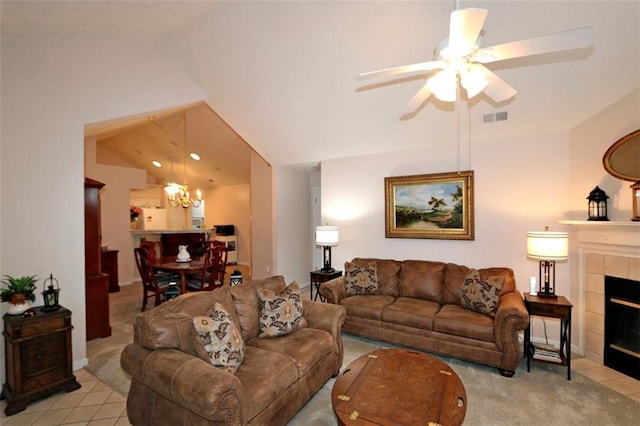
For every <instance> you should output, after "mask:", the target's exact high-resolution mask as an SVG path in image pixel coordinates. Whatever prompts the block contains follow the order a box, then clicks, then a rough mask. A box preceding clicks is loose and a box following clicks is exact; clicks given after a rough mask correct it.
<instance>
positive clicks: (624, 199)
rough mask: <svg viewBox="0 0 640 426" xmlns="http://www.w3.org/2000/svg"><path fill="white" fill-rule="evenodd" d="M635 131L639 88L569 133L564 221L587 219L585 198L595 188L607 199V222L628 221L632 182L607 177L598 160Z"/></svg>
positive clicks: (639, 125)
mask: <svg viewBox="0 0 640 426" xmlns="http://www.w3.org/2000/svg"><path fill="white" fill-rule="evenodd" d="M638 129H640V89H636V90H635V91H633V92H632V93H629V94H628V95H627V96H625V97H623V98H622V99H620V100H618V101H617V102H615V103H613V104H612V105H611V106H609V107H608V108H605V109H604V110H603V111H601V112H600V113H598V114H596V115H594V116H593V117H590V118H589V119H587V120H585V121H584V122H583V123H581V124H580V125H578V126H576V127H575V128H574V129H573V130H572V131H571V133H570V138H571V139H570V149H571V163H570V167H571V185H570V205H569V212H568V214H567V215H566V217H567V218H570V219H575V220H586V219H587V218H588V214H587V204H588V202H587V199H586V198H587V196H588V195H589V192H591V190H593V188H595V187H596V185H598V186H600V189H602V190H603V191H604V192H606V193H607V195H608V196H609V197H610V198H609V200H608V203H607V208H608V213H609V219H610V220H621V221H628V220H629V219H630V218H631V215H632V210H631V189H630V188H629V185H631V184H632V183H633V182H628V181H624V180H621V179H618V178H615V177H613V176H611V175H610V174H608V173H607V172H606V170H605V169H604V166H603V163H602V157H603V156H604V153H605V152H606V151H607V149H609V147H610V146H611V145H613V144H614V143H615V142H616V141H617V140H618V139H620V138H621V137H623V136H625V135H627V134H629V133H631V132H633V131H634V130H638Z"/></svg>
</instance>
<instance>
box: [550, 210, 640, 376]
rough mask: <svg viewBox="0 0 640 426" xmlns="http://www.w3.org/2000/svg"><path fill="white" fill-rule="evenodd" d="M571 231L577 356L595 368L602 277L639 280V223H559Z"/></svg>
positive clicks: (599, 352)
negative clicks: (587, 359) (574, 263)
mask: <svg viewBox="0 0 640 426" xmlns="http://www.w3.org/2000/svg"><path fill="white" fill-rule="evenodd" d="M559 223H560V224H562V225H568V226H569V227H570V228H571V231H572V232H571V235H572V236H571V237H570V239H571V240H572V241H571V245H572V246H573V247H574V248H575V250H576V251H575V252H574V253H575V254H576V255H577V256H578V262H577V277H574V278H572V281H574V280H576V278H577V283H576V284H577V285H576V287H574V289H575V290H577V293H575V294H576V296H577V297H578V299H577V300H576V302H577V303H576V305H577V306H576V307H577V314H578V323H577V330H576V331H577V332H578V336H579V339H578V342H579V345H578V347H579V353H582V354H584V355H586V357H587V358H589V359H591V360H592V361H595V362H597V363H599V364H602V363H603V352H604V301H605V298H604V279H605V275H612V276H616V277H620V278H627V279H633V280H638V279H639V278H638V277H640V222H633V221H587V220H560V221H559Z"/></svg>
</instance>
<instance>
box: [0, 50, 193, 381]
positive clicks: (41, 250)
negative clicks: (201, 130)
mask: <svg viewBox="0 0 640 426" xmlns="http://www.w3.org/2000/svg"><path fill="white" fill-rule="evenodd" d="M1 78H2V99H1V102H2V114H3V115H2V128H1V130H0V131H1V136H2V137H1V150H2V158H1V159H0V161H1V163H0V173H1V179H0V181H1V188H0V191H1V192H2V194H7V193H8V192H10V193H11V194H13V196H12V197H13V198H12V200H11V201H10V202H8V201H7V200H6V198H2V201H0V203H1V204H0V215H1V217H2V222H1V225H0V226H1V227H2V229H1V232H2V240H1V241H0V252H1V253H2V256H1V257H0V274H2V275H4V274H10V275H27V274H28V275H32V274H37V275H38V277H40V278H41V279H42V278H43V277H46V276H48V275H49V274H50V273H52V274H53V275H54V276H55V277H56V278H58V280H59V281H60V287H61V292H60V303H61V304H62V305H64V306H65V307H67V308H69V309H70V310H71V311H72V312H73V317H72V322H73V325H74V330H73V335H72V339H73V359H74V365H75V366H76V367H79V366H82V365H84V363H86V344H85V340H86V339H85V333H86V328H85V305H84V304H85V302H84V223H83V217H84V215H83V212H84V195H83V194H84V191H83V181H84V143H83V142H84V125H85V124H86V123H93V122H97V121H103V120H107V119H113V118H117V117H122V116H128V115H133V114H138V113H141V112H144V111H153V110H157V109H161V108H166V107H170V106H173V105H177V104H185V103H190V102H195V101H198V100H200V99H203V94H202V92H201V91H200V90H199V89H198V88H197V87H196V86H195V85H194V84H193V83H192V82H191V81H190V80H188V79H185V78H184V77H183V74H182V73H180V72H179V71H178V70H177V69H176V67H175V66H174V65H173V64H172V63H170V62H168V61H166V60H165V58H163V57H162V56H159V55H158V54H157V52H156V51H155V50H154V49H153V48H152V47H151V46H142V47H141V46H134V45H131V44H128V45H126V46H123V45H118V46H113V45H97V44H93V45H92V46H90V47H89V46H85V45H84V44H83V43H82V42H76V43H74V44H73V45H72V46H68V47H57V48H55V49H54V48H52V49H36V48H31V49H26V48H25V49H8V48H4V47H3V50H2V73H1ZM39 284H41V282H39ZM36 304H42V300H41V296H40V295H39V294H38V301H37V302H36ZM5 305H6V304H0V314H2V313H4V312H5V311H6V306H5ZM0 342H2V341H1V340H0ZM0 346H2V347H3V346H4V342H2V343H0ZM2 347H0V354H1V355H0V356H2V359H0V365H4V349H3V348H2ZM4 381H5V371H4V369H0V382H4Z"/></svg>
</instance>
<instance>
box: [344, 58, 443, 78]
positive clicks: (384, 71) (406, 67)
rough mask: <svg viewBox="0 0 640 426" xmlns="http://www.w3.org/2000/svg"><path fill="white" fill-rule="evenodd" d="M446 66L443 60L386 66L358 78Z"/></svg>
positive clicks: (364, 73) (422, 70)
mask: <svg viewBox="0 0 640 426" xmlns="http://www.w3.org/2000/svg"><path fill="white" fill-rule="evenodd" d="M445 66H446V64H445V63H444V62H443V61H429V62H420V63H418V64H411V65H403V66H400V67H393V68H385V69H382V70H377V71H369V72H363V73H362V74H359V75H358V77H357V78H356V79H357V80H362V79H365V78H373V77H384V76H390V75H397V74H406V73H410V72H418V71H421V72H425V71H433V70H435V69H442V68H444V67H445Z"/></svg>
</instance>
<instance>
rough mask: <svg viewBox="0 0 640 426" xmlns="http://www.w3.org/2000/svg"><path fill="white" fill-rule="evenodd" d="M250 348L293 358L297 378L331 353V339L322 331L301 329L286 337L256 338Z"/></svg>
mask: <svg viewBox="0 0 640 426" xmlns="http://www.w3.org/2000/svg"><path fill="white" fill-rule="evenodd" d="M247 344H248V345H250V346H253V347H257V348H261V349H265V350H268V351H275V352H280V353H283V354H286V355H287V356H289V357H291V358H293V359H294V360H295V362H296V367H297V368H298V376H299V377H302V376H304V375H305V374H307V373H308V372H309V371H311V369H312V368H313V366H314V365H316V364H317V363H318V361H320V360H321V359H322V358H324V357H325V356H327V355H329V354H330V353H331V352H332V351H333V338H332V337H331V334H329V333H328V332H326V331H324V330H318V329H315V328H303V329H300V330H297V331H295V332H293V333H289V334H287V335H283V336H278V337H273V338H271V339H261V338H256V339H253V340H251V341H250V342H248V343H247Z"/></svg>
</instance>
